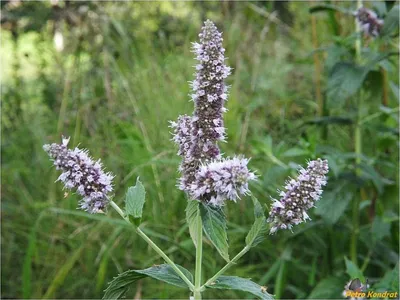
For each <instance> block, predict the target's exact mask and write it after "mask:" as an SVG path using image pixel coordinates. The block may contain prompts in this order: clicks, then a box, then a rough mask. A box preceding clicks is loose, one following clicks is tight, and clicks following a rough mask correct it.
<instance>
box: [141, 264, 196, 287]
mask: <svg viewBox="0 0 400 300" xmlns="http://www.w3.org/2000/svg"><path fill="white" fill-rule="evenodd" d="M177 266H178V268H179V269H180V270H181V271H182V273H183V274H185V276H186V277H187V278H188V279H189V280H190V282H193V276H192V274H191V273H190V272H189V271H188V270H186V269H185V268H184V267H181V266H179V265H177ZM136 272H137V273H140V274H143V275H147V276H149V277H152V278H155V279H158V280H161V281H164V282H166V283H169V284H172V285H175V286H177V287H181V288H189V287H188V285H187V284H186V282H184V281H183V280H182V278H180V277H179V275H178V274H176V273H175V271H174V269H172V267H171V266H170V265H168V264H162V265H159V266H153V267H150V268H147V269H144V270H136Z"/></svg>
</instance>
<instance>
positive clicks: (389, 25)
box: [382, 5, 400, 36]
mask: <svg viewBox="0 0 400 300" xmlns="http://www.w3.org/2000/svg"><path fill="white" fill-rule="evenodd" d="M399 13H400V6H399V5H396V6H394V7H393V8H392V9H391V10H390V11H389V13H388V14H387V15H386V18H385V21H384V24H383V28H382V35H383V36H385V35H389V34H391V33H396V32H395V30H396V29H397V30H398V28H399Z"/></svg>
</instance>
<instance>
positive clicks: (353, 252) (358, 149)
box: [350, 0, 362, 265]
mask: <svg viewBox="0 0 400 300" xmlns="http://www.w3.org/2000/svg"><path fill="white" fill-rule="evenodd" d="M361 7H362V0H357V9H359V8H361ZM355 24H356V32H357V34H358V37H357V39H356V41H355V52H356V61H357V63H361V36H360V25H359V24H358V21H357V20H356V21H355ZM361 108H362V95H361V93H358V95H357V103H356V109H357V123H356V128H355V132H354V143H355V145H354V148H355V149H354V151H355V153H356V175H357V176H359V175H360V163H361V154H362V135H361V126H362V123H361V122H362V120H361V119H362V118H361ZM359 206H360V196H359V195H357V197H356V198H355V199H354V203H353V232H352V236H351V244H350V256H351V260H352V261H353V263H354V264H356V265H357V240H358V231H359V221H360V220H359Z"/></svg>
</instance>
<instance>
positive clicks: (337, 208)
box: [314, 184, 352, 225]
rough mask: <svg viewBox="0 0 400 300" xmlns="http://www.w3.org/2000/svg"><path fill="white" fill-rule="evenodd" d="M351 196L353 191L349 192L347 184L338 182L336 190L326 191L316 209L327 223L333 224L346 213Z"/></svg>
mask: <svg viewBox="0 0 400 300" xmlns="http://www.w3.org/2000/svg"><path fill="white" fill-rule="evenodd" d="M351 198H352V193H351V192H349V190H348V189H347V188H346V185H345V184H338V186H337V187H336V188H335V189H334V190H332V191H326V192H324V194H323V196H322V199H321V200H320V201H318V203H317V204H316V208H315V210H314V211H315V213H316V214H317V215H320V216H321V217H322V219H323V220H324V221H325V222H326V223H327V224H330V225H333V224H335V223H336V222H337V221H338V220H339V218H340V217H341V216H342V215H343V214H344V212H345V210H346V208H347V206H348V205H349V203H350V200H351Z"/></svg>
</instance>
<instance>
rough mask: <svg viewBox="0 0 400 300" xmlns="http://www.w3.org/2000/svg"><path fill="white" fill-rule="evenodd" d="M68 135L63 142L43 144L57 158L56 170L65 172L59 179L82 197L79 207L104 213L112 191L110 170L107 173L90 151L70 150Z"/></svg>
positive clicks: (51, 155)
mask: <svg viewBox="0 0 400 300" xmlns="http://www.w3.org/2000/svg"><path fill="white" fill-rule="evenodd" d="M68 143H69V138H64V137H63V139H62V143H61V144H55V143H53V144H51V145H44V146H43V149H44V151H46V152H47V154H48V155H49V156H50V158H51V159H52V160H53V161H54V165H55V166H56V169H57V170H62V172H63V173H61V175H60V176H59V177H58V179H57V181H62V182H63V183H64V186H65V188H66V189H69V190H71V189H76V190H77V192H78V194H79V195H81V196H82V197H83V199H82V200H81V201H80V203H79V208H80V209H82V210H85V211H87V212H89V213H91V214H93V213H102V212H104V211H105V210H106V209H107V205H108V202H109V200H108V196H107V195H108V194H110V193H111V192H112V190H113V187H112V180H113V178H114V176H113V175H112V174H111V173H105V172H104V171H103V166H102V164H101V162H100V160H98V161H93V160H92V158H90V156H89V154H88V151H87V150H81V149H79V148H75V149H74V150H71V149H68V148H67V146H68Z"/></svg>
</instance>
